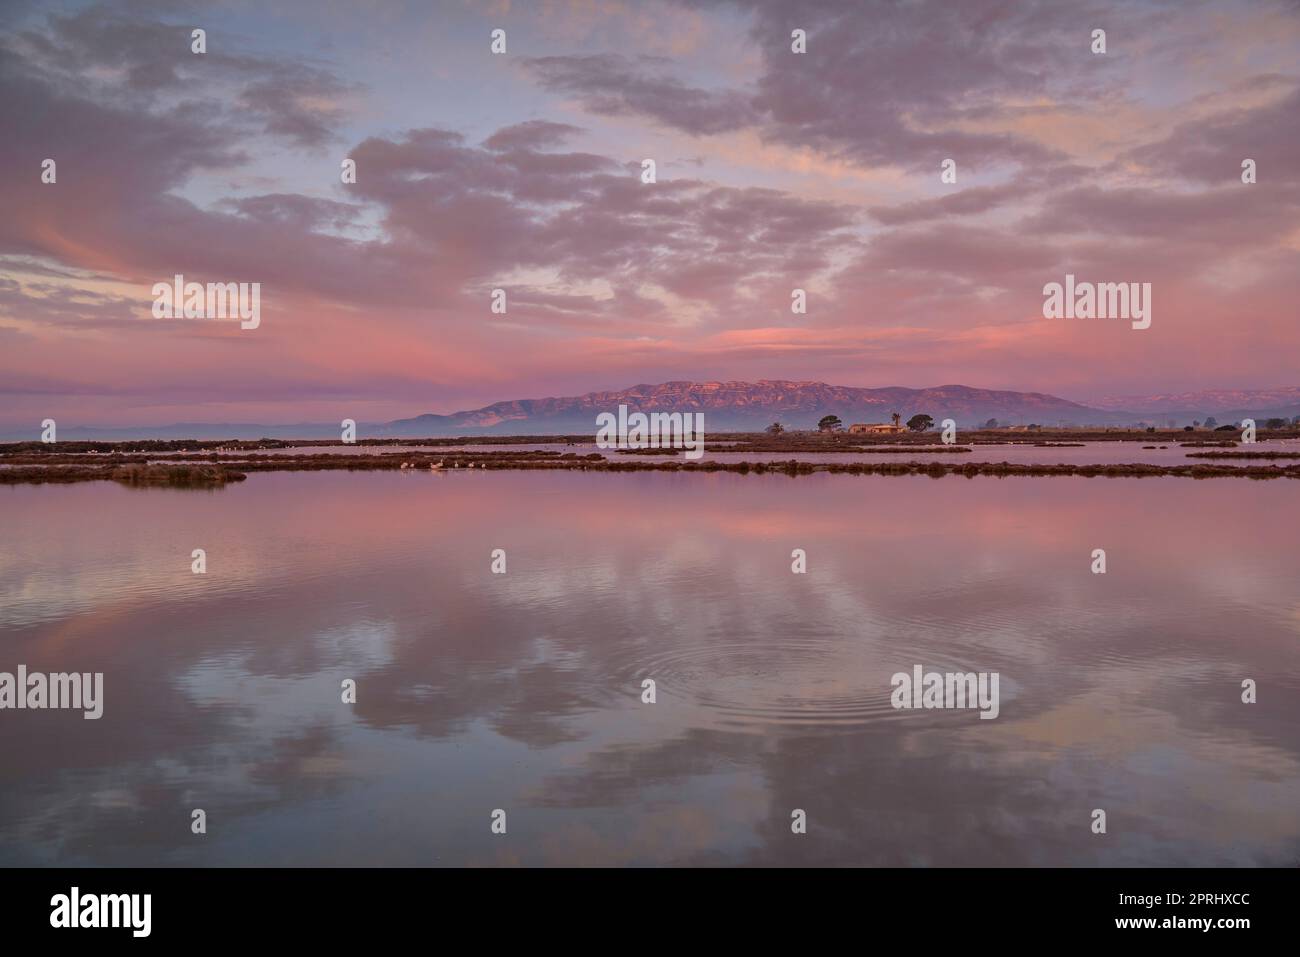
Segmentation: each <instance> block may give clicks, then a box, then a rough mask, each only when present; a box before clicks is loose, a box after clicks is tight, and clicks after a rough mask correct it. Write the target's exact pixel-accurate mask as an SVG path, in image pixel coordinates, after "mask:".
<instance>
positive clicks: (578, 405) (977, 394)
mask: <svg viewBox="0 0 1300 957" xmlns="http://www.w3.org/2000/svg"><path fill="white" fill-rule="evenodd" d="M620 405H626V406H627V407H628V409H629V411H635V412H703V413H704V425H705V428H706V429H707V430H710V431H713V432H720V431H722V432H729V431H749V430H757V429H762V428H765V427H766V426H768V425H770V424H771V423H773V422H780V423H782V424H783V425H784V426H786V427H787V428H796V429H809V428H814V427H815V426H816V423H817V420H818V419H820V418H821V417H822V416H824V415H838V416H839V417H840V419H841V420H843V422H844V424H845V425H849V424H851V423H853V422H887V421H889V417H890V415H891V413H894V412H898V413H899V414H901V415H902V416H903V417H904V419H906V418H909V417H910V416H912V415H915V414H917V413H925V414H927V415H930V416H933V417H934V419H935V421H936V422H938V421H940V420H942V419H944V418H952V419H955V420H956V421H957V424H958V425H962V426H970V425H975V424H982V423H983V422H985V421H987V420H988V419H990V418H996V419H998V420H999V421H1006V422H1011V423H1019V422H1024V423H1026V424H1028V423H1040V424H1045V425H1046V424H1051V425H1055V424H1057V423H1060V422H1067V423H1085V422H1087V423H1097V422H1106V421H1111V420H1113V419H1115V420H1117V414H1116V413H1112V412H1105V411H1098V410H1095V409H1090V408H1088V407H1087V406H1084V405H1080V404H1079V403H1077V402H1070V401H1069V400H1067V399H1060V398H1057V397H1056V396H1052V395H1046V394H1044V393H1041V392H1010V391H997V390H991V389H975V388H971V387H970V386H964V385H943V386H936V387H934V388H928V389H907V388H902V387H897V386H895V387H888V388H880V389H869V388H859V387H854V386H837V385H828V384H826V383H825V382H812V381H790V380H784V379H760V380H759V381H758V382H693V381H675V382H664V383H660V384H658V385H636V386H632V387H631V388H629V389H620V390H616V391H604V392H588V393H585V394H583V395H577V396H566V397H560V398H546V399H515V400H511V401H506V402H495V403H493V404H492V405H488V406H484V407H483V408H481V409H473V410H469V411H465V412H456V413H453V414H450V415H434V414H426V415H419V416H415V417H414V418H410V419H397V420H395V421H393V422H389V423H387V425H386V426H382V427H380V430H379V431H377V432H376V433H375V434H376V435H393V436H406V435H443V434H449V435H475V434H482V433H492V432H495V433H500V434H509V433H515V434H521V435H527V434H530V433H538V432H543V433H557V432H585V431H592V430H594V429H595V421H596V416H597V415H598V414H599V413H601V412H611V411H615V410H617V408H618V407H619V406H620ZM1118 415H1119V416H1122V415H1123V414H1122V413H1120V414H1118Z"/></svg>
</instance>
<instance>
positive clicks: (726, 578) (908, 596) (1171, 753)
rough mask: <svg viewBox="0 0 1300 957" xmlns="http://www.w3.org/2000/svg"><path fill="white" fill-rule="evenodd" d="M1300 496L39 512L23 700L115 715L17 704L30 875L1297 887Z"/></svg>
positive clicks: (269, 476)
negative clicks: (938, 867)
mask: <svg viewBox="0 0 1300 957" xmlns="http://www.w3.org/2000/svg"><path fill="white" fill-rule="evenodd" d="M1035 451H1038V452H1042V451H1044V450H1035ZM1047 451H1050V452H1053V453H1055V452H1058V451H1067V452H1068V451H1072V450H1055V449H1054V450H1047ZM1073 451H1078V450H1073ZM1002 452H1004V450H1002V449H999V453H1002ZM973 454H974V453H972V455H973ZM950 457H951V458H957V456H950ZM967 457H968V456H962V458H963V459H965V458H967ZM904 458H906V457H905V456H904ZM1296 497H1297V490H1296V487H1295V485H1294V484H1293V483H1290V482H1282V481H1279V482H1249V483H1248V482H1241V481H1236V480H1231V479H1219V480H1208V481H1193V480H1190V479H1181V478H1158V479H1131V478H1125V479H1100V478H1094V479H1083V478H1055V477H1054V478H1022V477H1017V478H994V477H985V476H981V477H976V478H972V479H966V478H957V477H944V478H940V479H931V478H928V477H920V476H906V477H899V476H845V475H826V474H816V475H807V476H799V477H797V478H788V477H786V476H781V475H764V476H758V475H733V474H712V475H707V474H701V475H681V474H653V473H626V474H591V473H582V472H559V473H548V472H537V471H531V472H508V471H503V472H496V471H489V472H475V473H464V472H462V473H457V474H450V475H446V474H444V475H431V474H428V473H427V472H424V473H420V474H409V473H378V472H369V473H335V472H307V473H256V474H254V475H252V476H250V478H249V479H248V481H246V482H243V483H240V484H239V485H237V486H230V487H227V488H224V489H222V490H220V491H215V492H193V491H176V490H167V489H152V490H134V489H128V488H122V487H119V486H117V485H115V484H112V483H106V482H96V483H86V484H78V485H67V486H59V485H46V486H11V487H0V519H2V523H0V524H2V527H3V539H2V540H0V542H2V545H3V547H2V548H0V670H2V671H13V670H15V669H16V666H17V665H18V664H20V663H22V664H26V665H27V666H28V668H29V669H30V670H44V671H65V670H78V671H102V672H104V675H105V678H104V681H105V705H104V709H105V710H104V717H103V718H102V719H100V720H99V721H85V720H83V719H82V718H81V716H80V714H79V713H70V712H52V711H45V712H32V711H21V712H19V711H0V863H3V864H10V865H12V864H55V863H58V864H126V865H133V864H194V865H227V864H256V865H273V864H366V865H369V864H396V865H426V864H435V865H437V864H445V865H459V864H476V865H497V864H503V865H509V864H639V865H656V864H776V863H785V864H857V865H922V864H942V865H973V864H991V865H1012V864H1031V865H1040V864H1043V865H1045V864H1074V865H1098V864H1121V865H1130V864H1131V865H1138V864H1150V865H1192V864H1195V865H1251V864H1283V865H1293V864H1296V863H1297V862H1298V861H1300V693H1298V692H1300V591H1298V590H1297V588H1296V582H1297V581H1300V534H1298V533H1300V521H1298V520H1297V518H1296ZM194 548H204V549H205V550H206V552H207V561H208V572H207V574H206V575H204V576H197V575H194V574H192V573H191V571H190V561H191V559H190V553H191V551H192V550H193V549H194ZM494 548H503V549H505V550H506V553H507V568H508V571H507V573H506V574H505V575H494V574H492V573H491V570H490V564H491V559H490V553H491V551H492V549H494ZM794 548H802V549H804V550H805V551H806V552H807V561H808V572H807V574H805V575H795V574H792V573H791V571H790V564H791V550H792V549H794ZM1094 548H1104V549H1106V551H1107V557H1108V572H1107V574H1105V575H1094V574H1092V573H1091V572H1090V570H1089V566H1090V564H1091V557H1090V556H1091V552H1092V550H1093V549H1094ZM914 664H921V665H923V666H925V667H926V669H927V670H929V669H936V670H941V671H958V670H960V671H997V672H998V673H999V674H1000V676H1001V703H1000V704H1001V714H1000V716H999V717H998V718H997V719H995V720H991V721H990V720H980V719H979V718H978V715H977V712H974V711H961V712H958V711H896V710H894V709H893V708H892V707H891V706H890V700H889V695H890V690H891V687H890V677H891V675H892V674H893V673H895V672H897V671H908V670H910V669H911V668H912V666H913V665H914ZM345 678H353V679H355V680H356V682H357V686H358V700H357V702H356V704H355V705H347V704H344V703H342V702H341V700H340V682H341V681H342V680H343V679H345ZM646 678H651V679H654V680H655V682H656V683H657V691H658V700H657V702H656V703H655V704H643V703H642V702H641V682H642V681H643V680H644V679H646ZM1244 678H1253V679H1255V680H1256V681H1257V682H1258V686H1259V703H1258V704H1254V705H1246V704H1242V703H1241V701H1240V693H1241V690H1240V689H1241V681H1242V680H1243V679H1244ZM194 808H203V809H204V810H205V811H206V812H207V816H208V833H207V834H206V835H202V836H198V835H194V834H191V832H190V812H191V810H192V809H194ZM497 808H501V809H504V810H506V812H507V821H508V830H507V834H506V835H504V836H497V835H493V834H492V833H491V831H490V828H489V824H490V816H491V813H492V811H493V810H494V809H497ZM795 808H800V809H803V810H805V811H806V813H807V816H808V833H807V834H805V835H794V834H792V833H791V829H790V815H791V811H792V810H793V809H795ZM1094 808H1104V809H1106V811H1107V814H1108V833H1107V834H1105V835H1094V834H1092V833H1091V831H1090V828H1089V824H1090V821H1091V812H1092V810H1093V809H1094Z"/></svg>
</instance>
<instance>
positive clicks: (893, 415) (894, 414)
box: [889, 412, 903, 425]
mask: <svg viewBox="0 0 1300 957" xmlns="http://www.w3.org/2000/svg"><path fill="white" fill-rule="evenodd" d="M889 417H890V418H891V419H893V420H894V425H898V424H899V423H900V422H902V421H903V416H902V415H901V414H900V413H898V412H892V413H890V416H889Z"/></svg>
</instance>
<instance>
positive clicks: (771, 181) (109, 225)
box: [0, 0, 1300, 429]
mask: <svg viewBox="0 0 1300 957" xmlns="http://www.w3.org/2000/svg"><path fill="white" fill-rule="evenodd" d="M193 27H203V28H204V29H205V30H206V31H207V44H208V52H207V53H206V54H204V55H201V56H200V55H195V54H193V53H191V52H190V39H189V37H190V30H191V29H192V28H193ZM796 27H797V28H802V29H804V30H806V31H807V34H808V52H807V53H806V54H803V55H796V54H793V53H791V51H790V33H791V30H792V29H794V28H796ZM494 28H502V29H504V30H506V33H507V43H508V52H507V54H506V55H504V56H495V55H493V54H492V53H491V52H490V50H489V34H490V32H491V31H492V30H493V29H494ZM1095 28H1103V29H1105V30H1106V32H1107V45H1108V52H1107V53H1106V54H1105V55H1104V56H1098V55H1094V54H1093V53H1092V52H1091V51H1090V49H1089V44H1090V34H1091V31H1092V30H1093V29H1095ZM1298 54H1300V7H1298V6H1297V5H1296V4H1295V3H1293V2H1275V3H1270V2H1250V3H1229V2H1218V3H1213V4H1200V3H1195V2H1185V0H1179V2H1171V3H1146V4H1144V3H1136V2H1117V3H1105V2H1103V3H1092V2H1087V0H1083V2H1075V0H1069V2H1051V3H1034V2H1024V3H1010V2H993V0H962V2H946V3H925V2H916V3H881V4H875V3H868V2H860V0H853V2H849V0H844V2H808V3H798V4H795V3H789V2H785V0H736V2H726V3H723V2H719V3H713V2H707V0H692V2H687V0H681V2H634V0H572V2H562V0H537V2H531V3H522V2H517V3H509V2H497V3H470V2H464V3H461V2H452V0H447V2H442V3H433V4H430V3H427V2H414V0H412V2H409V3H400V2H379V0H374V2H353V0H347V2H344V0H338V2H331V0H302V2H298V3H290V2H284V3H281V2H277V3H274V4H268V3H264V2H251V0H249V2H242V0H241V2H232V3H229V4H220V3H202V4H193V5H190V4H186V3H166V2H161V3H134V2H122V3H102V4H100V3H95V4H86V3H67V4H51V3H42V4H35V3H25V2H22V0H11V2H8V3H6V4H5V6H4V8H3V12H0V90H2V93H3V98H2V100H0V169H2V170H3V176H2V177H0V210H2V211H3V216H0V394H3V403H2V408H0V425H4V426H9V427H14V426H31V427H32V429H36V428H37V423H39V421H40V420H41V419H42V418H45V417H53V418H56V419H57V420H58V421H59V422H60V424H61V425H64V424H66V425H80V424H86V425H109V424H122V425H126V424H143V423H166V422H176V421H192V422H193V421H207V422H222V421H224V422H235V421H241V422H272V423H274V422H301V421H337V420H339V419H341V418H344V417H351V418H355V419H357V420H360V421H367V420H370V421H373V420H379V419H386V418H393V417H398V416H406V415H413V414H417V413H420V412H451V411H456V410H458V409H463V408H473V407H476V406H480V405H484V404H487V403H489V402H493V401H496V400H499V399H506V398H526V397H536V396H544V395H571V394H577V393H582V392H586V391H591V390H594V389H606V388H621V387H624V386H628V385H632V384H635V383H641V382H660V381H665V380H669V379H751V380H752V379H759V378H788V379H818V380H823V381H828V382H832V383H836V384H841V385H857V386H892V385H903V386H915V387H924V386H931V385H938V384H944V383H962V384H966V385H972V386H979V387H986V388H1008V389H1022V390H1037V391H1046V392H1051V393H1054V394H1057V395H1061V396H1064V397H1067V398H1072V399H1076V400H1081V401H1088V400H1090V399H1094V398H1098V397H1101V396H1106V395H1113V394H1146V393H1152V392H1163V391H1174V390H1176V391H1185V390H1195V389H1210V388H1263V387H1272V386H1286V385H1297V384H1300V381H1298V380H1300V375H1297V359H1296V357H1297V355H1300V324H1298V322H1297V308H1296V303H1297V296H1298V295H1300V278H1298V277H1300V122H1298V120H1300V75H1298V67H1297V64H1298V63H1300V55H1298ZM46 157H50V158H54V159H55V160H56V162H57V164H58V166H57V170H58V181H57V183H56V184H54V185H47V184H43V183H42V182H41V180H40V170H41V162H42V160H43V159H45V158H46ZM344 157H351V158H353V159H354V160H355V161H356V163H357V170H358V180H357V183H356V184H355V185H344V184H342V183H341V182H340V181H339V166H340V162H341V160H342V159H343V158H344ZM647 157H649V158H653V159H655V160H656V163H657V165H658V174H659V181H658V183H656V184H654V185H645V184H643V183H641V181H640V168H641V160H642V159H644V158H647ZM947 157H951V158H953V159H954V160H955V161H956V163H957V177H958V181H957V183H956V185H948V184H944V183H941V182H940V178H939V170H940V164H941V163H942V161H943V160H944V159H945V158H947ZM1248 157H1249V158H1252V159H1254V160H1255V161H1256V162H1257V164H1258V178H1259V181H1258V183H1257V184H1255V185H1244V184H1242V182H1241V179H1240V170H1241V161H1242V160H1243V159H1244V158H1248ZM1067 272H1070V273H1074V274H1075V275H1076V276H1078V277H1079V278H1080V279H1082V280H1088V279H1090V280H1094V281H1107V282H1117V281H1133V282H1149V283H1151V284H1152V286H1153V307H1154V314H1153V323H1152V327H1151V328H1150V329H1149V330H1146V331H1134V330H1132V329H1130V328H1129V325H1128V323H1126V322H1112V321H1105V320H1091V321H1089V320H1074V321H1069V320H1046V319H1043V318H1042V316H1041V309H1042V302H1043V295H1042V287H1043V285H1044V283H1047V282H1053V281H1061V280H1062V278H1063V277H1064V275H1065V274H1066V273H1067ZM175 273H182V274H184V275H185V276H186V278H188V279H193V280H198V281H214V282H215V281H220V282H229V281H243V282H260V283H261V284H262V324H261V327H260V328H259V329H257V330H250V331H243V330H240V329H239V327H238V325H237V324H232V323H221V322H211V321H205V320H189V321H186V320H159V319H154V318H153V317H152V316H151V311H150V307H151V303H152V296H151V292H150V288H151V286H152V285H153V283H155V282H157V281H160V280H166V279H168V278H169V277H171V276H172V275H173V274H175ZM497 286H500V287H503V288H505V289H507V291H508V295H509V313H508V315H506V316H494V315H493V314H492V313H491V312H490V309H489V291H490V290H491V289H492V288H493V287H497ZM795 287H802V288H804V289H806V290H808V294H809V311H808V314H807V315H806V316H795V315H792V314H791V312H790V291H791V289H792V288H795Z"/></svg>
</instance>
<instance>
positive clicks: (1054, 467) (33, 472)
mask: <svg viewBox="0 0 1300 957" xmlns="http://www.w3.org/2000/svg"><path fill="white" fill-rule="evenodd" d="M1187 437H1188V436H1187V434H1186V433H1185V432H1182V431H1168V432H1164V431H1160V432H1155V433H1152V432H1148V431H1146V430H1131V431H1118V430H1104V431H1100V430H1099V431H1095V432H1090V431H1086V430H1068V431H1067V430H1062V431H1052V430H1042V431H1041V432H1037V433H1034V434H1032V436H1027V435H1026V434H1025V433H1024V432H1007V431H1001V430H999V431H990V430H972V431H970V432H968V433H966V436H964V437H963V438H964V442H963V443H962V444H958V445H950V446H944V445H936V444H935V439H934V435H933V434H927V433H911V434H904V435H898V436H888V437H882V438H878V439H876V438H873V439H870V440H868V439H864V438H863V437H862V436H860V435H852V436H850V435H847V434H845V433H829V434H827V433H785V434H784V435H778V436H773V435H769V434H765V433H720V434H718V435H716V436H714V437H713V440H712V441H711V442H710V443H709V446H708V450H709V451H711V452H728V453H733V454H734V453H746V452H752V453H755V454H759V453H762V454H764V455H771V454H774V453H775V454H782V455H784V454H787V453H788V454H790V455H791V458H789V459H788V460H781V461H763V462H748V461H741V462H717V461H708V460H703V461H699V460H697V461H684V460H683V457H682V456H681V455H680V452H679V450H675V449H645V450H618V449H609V450H604V451H603V452H591V453H578V452H560V451H556V450H554V449H519V450H517V451H516V450H503V449H501V448H492V449H485V450H481V451H480V450H475V449H473V448H472V447H473V446H509V445H583V446H586V445H590V444H591V442H592V439H591V436H589V435H549V436H548V435H544V436H473V437H460V438H444V439H358V440H357V442H356V443H355V446H357V447H380V448H384V447H393V448H395V449H396V450H395V451H380V452H377V453H369V454H358V455H348V454H340V453H336V452H310V453H308V452H303V453H298V452H295V451H293V450H295V449H301V448H322V447H339V448H342V447H344V444H343V443H342V442H341V441H340V440H338V439H333V440H328V439H299V440H289V439H261V440H238V441H236V440H229V439H227V440H198V439H184V440H144V441H142V440H134V441H125V442H99V441H93V442H90V441H88V442H78V441H69V442H59V443H58V444H57V446H51V445H47V444H42V443H40V442H15V443H9V444H0V466H3V467H0V484H5V485H15V484H43V483H69V482H89V481H113V482H117V483H119V484H121V485H125V486H128V487H132V488H160V487H165V488H190V489H200V488H201V489H215V488H223V487H225V486H226V485H228V484H230V483H232V482H241V481H244V480H245V479H246V478H247V477H248V473H250V472H301V471H324V470H328V471H350V472H351V471H425V472H431V471H432V472H446V471H457V470H466V469H511V470H522V469H547V470H555V469H560V470H565V469H567V470H580V471H596V472H630V471H655V472H708V473H712V472H734V473H738V474H742V475H745V474H750V473H753V474H756V475H762V474H767V473H777V474H783V475H790V476H795V475H808V474H812V473H814V472H829V473H832V474H846V475H928V476H930V477H932V478H940V477H943V476H945V475H961V476H965V477H967V478H973V477H975V476H977V475H993V476H1016V475H1021V476H1051V475H1071V476H1082V477H1136V478H1146V477H1155V476H1180V477H1188V478H1198V479H1201V478H1226V477H1233V478H1251V479H1274V478H1300V464H1296V465H1276V464H1270V465H1254V464H1252V465H1228V464H1218V463H1215V462H1189V463H1188V464H1186V465H1156V464H1149V463H1140V462H1134V463H1112V464H1096V465H1067V464H1060V463H1058V464H1052V463H1048V462H1044V463H1011V462H946V461H928V462H922V461H915V460H913V461H897V460H895V459H893V456H899V455H906V454H913V455H921V454H924V455H933V454H937V453H951V454H959V453H962V452H970V451H972V450H973V447H974V446H980V447H987V446H990V445H1015V446H1030V447H1035V448H1042V449H1045V450H1046V449H1052V448H1080V447H1083V445H1084V442H1099V441H1105V442H1126V441H1127V442H1134V443H1147V444H1146V445H1143V446H1142V447H1145V448H1150V447H1151V445H1150V444H1149V443H1165V444H1167V445H1180V446H1181V447H1183V448H1197V447H1203V446H1206V445H1214V446H1220V447H1221V446H1234V445H1236V442H1234V441H1231V440H1225V441H1222V442H1218V441H1216V442H1213V443H1211V442H1190V443H1189V442H1183V441H1181V440H1183V439H1186V438H1187ZM1270 437H1272V438H1295V437H1296V433H1295V432H1294V431H1292V430H1279V431H1277V432H1272V433H1268V432H1261V433H1260V436H1259V440H1260V441H1261V442H1264V441H1267V440H1268V439H1269V438H1270ZM1080 440H1083V441H1080ZM348 447H352V446H351V445H349V446H348ZM466 447H469V448H466ZM444 448H445V449H449V451H445V452H444V451H439V449H444ZM265 452H277V453H280V454H270V455H267V454H263V453H265ZM826 453H840V454H843V453H849V454H866V455H870V454H879V455H888V456H890V457H891V458H890V459H888V460H884V461H881V460H875V461H870V460H869V461H863V462H818V461H816V458H815V456H817V455H819V454H826ZM1048 454H1050V453H1048ZM1185 454H1186V457H1187V458H1189V459H1300V452H1270V451H1259V452H1256V451H1213V452H1190V451H1189V452H1187V453H1185ZM798 456H813V457H814V458H812V460H803V459H800V458H798ZM665 459H667V461H664V460H665Z"/></svg>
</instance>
